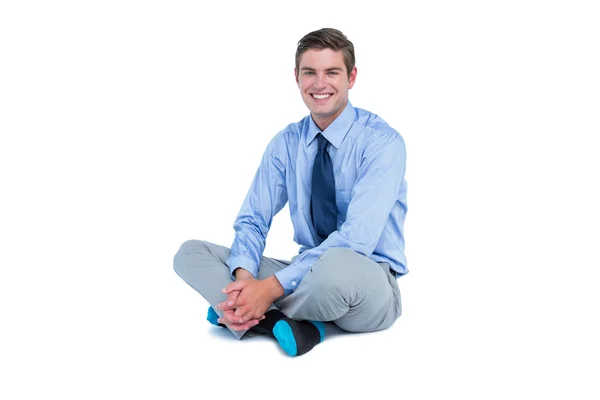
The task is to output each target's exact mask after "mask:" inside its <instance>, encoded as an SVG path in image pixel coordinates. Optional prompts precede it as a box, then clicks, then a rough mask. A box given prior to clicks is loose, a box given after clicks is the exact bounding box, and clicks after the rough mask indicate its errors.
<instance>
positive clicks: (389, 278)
mask: <svg viewBox="0 0 600 400" xmlns="http://www.w3.org/2000/svg"><path fill="white" fill-rule="evenodd" d="M230 252H231V250H230V249H228V248H227V247H223V246H219V245H216V244H213V243H209V242H205V241H200V240H190V241H187V242H185V243H183V245H181V248H180V249H179V251H178V252H177V254H176V255H175V258H174V260H173V266H174V269H175V272H177V274H178V275H179V276H180V277H181V278H182V279H183V280H184V281H186V282H187V283H188V284H189V285H190V286H191V287H192V288H194V289H195V290H196V291H197V292H198V293H200V294H201V295H202V297H204V298H205V299H206V301H208V302H209V303H210V305H211V306H212V307H213V308H214V309H215V311H216V312H217V314H219V316H223V312H222V311H219V310H217V309H216V308H215V306H216V305H217V304H219V303H221V302H223V301H225V300H226V299H227V295H225V294H223V293H222V292H221V289H222V288H224V287H225V286H227V285H228V284H229V283H231V282H232V281H231V278H230V276H229V267H228V266H227V264H226V261H227V259H228V258H229V254H230ZM290 263H291V262H290V261H284V260H277V259H274V258H269V257H264V256H263V257H262V258H261V262H260V266H259V270H258V277H257V278H258V279H265V278H268V277H269V276H271V275H273V274H274V273H275V272H277V271H279V270H281V269H283V268H285V267H286V266H288V265H289V264H290ZM272 308H277V309H279V310H281V312H283V313H284V314H285V315H286V316H287V317H289V318H294V319H302V320H312V321H327V322H333V323H335V324H336V325H337V326H339V327H340V328H342V329H343V330H346V331H349V332H373V331H378V330H382V329H387V328H389V327H390V326H392V324H393V323H394V321H395V320H396V319H397V318H398V317H400V314H401V313H402V305H401V303H400V289H399V288H398V282H397V281H396V278H395V277H394V276H393V275H392V274H391V273H390V269H389V264H388V263H376V262H375V261H373V260H371V259H369V258H368V257H365V256H363V255H360V254H358V253H356V252H354V251H352V250H350V249H344V248H331V249H329V250H327V251H326V252H324V253H323V254H322V255H321V256H320V257H319V259H318V260H317V261H316V262H315V264H314V265H313V266H312V268H311V269H310V271H309V272H308V273H307V274H306V275H305V276H304V279H303V280H302V282H301V283H300V285H299V286H298V288H297V289H296V290H295V291H294V292H293V293H291V294H290V295H288V296H283V297H281V298H279V299H277V300H276V301H275V303H274V305H273V306H272ZM231 332H232V333H233V334H234V336H235V337H236V338H238V339H240V338H241V337H242V336H243V335H244V333H245V332H236V331H231Z"/></svg>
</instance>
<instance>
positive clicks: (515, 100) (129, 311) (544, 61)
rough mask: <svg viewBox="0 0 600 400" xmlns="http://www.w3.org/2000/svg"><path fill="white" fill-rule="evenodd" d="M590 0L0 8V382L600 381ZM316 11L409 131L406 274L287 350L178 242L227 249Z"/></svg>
mask: <svg viewBox="0 0 600 400" xmlns="http://www.w3.org/2000/svg"><path fill="white" fill-rule="evenodd" d="M594 3H595V2H593V1H588V2H585V1H568V2H567V1H524V0H520V1H502V2H500V1H497V2H491V1H486V2H484V1H454V2H446V1H418V2H417V1H413V2H397V4H395V5H392V4H393V3H392V2H389V3H388V2H379V1H374V0H371V1H366V2H360V3H353V2H349V1H337V2H333V1H302V2H295V3H290V4H289V5H284V2H260V1H252V2H241V1H240V2H231V1H230V2H220V3H218V4H217V3H213V4H211V5H205V4H201V2H195V1H169V2H167V1H164V2H159V1H124V0H121V1H103V2H83V1H79V2H78V1H70V2H68V1H54V2H42V1H39V2H31V1H18V2H17V1H5V2H2V3H1V5H0V134H1V139H0V184H1V197H0V202H1V207H0V246H1V248H0V257H1V258H0V263H1V264H0V267H1V269H0V307H1V308H0V310H1V311H0V323H1V324H2V326H3V327H2V328H1V330H0V335H1V341H0V374H1V375H0V376H1V378H0V379H1V381H2V383H1V384H0V398H3V399H42V398H51V397H52V398H63V399H96V398H97V399H107V398H111V399H132V398H156V399H166V398H173V399H206V398H209V397H208V395H207V393H209V392H210V393H213V394H212V395H211V397H210V398H236V399H254V398H256V399H258V398H260V399H269V398H293V399H295V398H316V399H321V398H402V399H446V398H460V399H492V398H497V399H508V398H510V399H531V398H572V399H597V398H599V397H600V389H599V384H598V376H600V361H599V360H600V349H599V345H598V343H599V341H598V338H599V337H600V330H599V328H598V322H599V319H600V318H599V315H600V312H599V306H600V295H599V290H598V284H599V279H598V276H599V273H598V270H599V268H600V257H599V256H598V244H599V242H600V240H599V239H600V235H599V234H598V226H599V224H600V216H599V212H598V204H599V203H600V196H599V195H598V192H599V190H598V184H599V181H600V179H599V171H600V162H599V161H598V155H597V153H598V151H599V146H598V144H597V143H598V141H597V139H598V136H599V134H600V121H599V119H600V118H599V111H600V73H598V71H600V52H599V49H600V41H599V40H598V38H600V28H599V27H600V24H598V21H599V20H600V14H599V13H598V10H597V8H596V7H595V4H594ZM322 27H335V28H338V29H340V30H342V31H343V32H344V33H345V34H346V35H347V36H348V37H349V38H350V40H352V41H353V42H354V44H355V47H356V57H357V67H358V79H357V83H356V85H355V87H354V88H353V89H352V90H351V91H350V100H351V101H352V103H353V105H354V106H356V107H361V108H365V109H368V110H369V111H372V112H374V113H377V114H379V115H380V116H382V118H384V119H385V120H386V121H387V122H388V123H389V124H390V125H392V126H393V127H394V128H395V129H396V130H398V131H399V132H400V133H401V134H402V136H403V137H404V139H405V141H406V145H407V151H408V169H407V175H406V178H407V181H408V187H409V193H408V202H409V211H408V216H407V220H406V225H405V228H406V246H407V247H406V249H407V251H406V254H407V257H408V262H409V269H410V273H409V274H408V275H406V276H405V277H403V278H401V280H400V288H401V291H402V295H403V305H404V314H403V316H402V317H401V318H400V319H399V320H398V322H397V324H396V325H395V326H394V327H393V328H392V329H390V330H388V331H385V332H379V333H373V334H366V335H345V334H340V333H336V332H332V334H331V335H330V337H329V338H328V339H326V341H325V342H324V343H323V344H320V345H319V346H317V347H316V348H315V349H313V351H311V352H310V353H308V354H306V355H304V356H302V357H298V358H289V357H287V356H286V355H285V354H284V353H283V352H282V351H281V350H280V349H279V348H278V347H277V345H276V344H275V343H274V342H273V341H271V340H269V339H267V338H260V337H259V338H253V339H248V340H242V341H235V340H234V339H232V338H231V337H230V335H229V334H228V332H227V331H225V330H220V329H218V328H214V327H212V326H210V325H209V324H208V322H206V321H205V320H204V318H205V315H206V308H207V303H206V302H205V301H204V300H203V299H202V298H201V297H200V295H198V294H197V293H196V292H195V291H193V290H192V289H191V288H190V287H188V286H187V284H185V282H183V281H182V280H181V279H180V278H179V277H177V275H176V274H175V273H174V271H173V269H172V258H173V255H174V254H175V252H176V251H177V249H178V248H179V245H180V244H181V243H182V242H183V241H185V240H187V239H192V238H196V239H204V240H209V241H212V242H214V243H218V244H222V245H225V246H230V245H231V242H232V240H233V229H232V225H233V222H234V219H235V216H236V214H237V212H238V210H239V207H240V205H241V202H242V200H243V197H244V196H245V193H246V191H247V189H248V186H249V184H250V181H251V179H252V177H253V175H254V172H255V170H256V167H257V166H258V162H259V160H260V157H261V155H262V152H263V150H264V148H265V146H266V144H267V143H268V141H269V140H270V139H271V138H272V137H273V136H274V135H275V134H276V133H277V132H278V131H280V130H281V129H283V128H284V127H285V126H286V125H287V124H289V123H291V122H295V121H298V120H299V119H301V118H302V117H303V116H305V115H306V114H307V110H306V108H305V107H304V104H303V103H302V100H301V97H300V94H299V92H298V89H297V87H296V85H295V82H294V77H293V67H294V53H295V50H296V44H297V42H298V40H299V39H300V38H301V37H302V36H304V34H306V33H308V32H310V31H312V30H316V29H319V28H322ZM288 216H289V211H288V209H287V207H286V208H285V209H284V210H283V211H282V212H281V213H280V214H279V215H278V216H277V217H276V219H275V221H274V224H273V227H272V230H271V232H270V235H269V238H268V243H267V248H266V251H265V255H267V256H272V257H277V258H285V259H290V258H291V257H292V256H293V255H294V254H295V253H297V251H298V246H297V245H296V244H294V243H293V241H292V227H291V224H290V222H289V217H288Z"/></svg>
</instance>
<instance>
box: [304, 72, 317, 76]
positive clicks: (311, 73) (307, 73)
mask: <svg viewBox="0 0 600 400" xmlns="http://www.w3.org/2000/svg"><path fill="white" fill-rule="evenodd" d="M314 74H315V73H314V72H313V71H304V75H314Z"/></svg>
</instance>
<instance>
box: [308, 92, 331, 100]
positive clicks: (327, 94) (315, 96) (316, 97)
mask: <svg viewBox="0 0 600 400" xmlns="http://www.w3.org/2000/svg"><path fill="white" fill-rule="evenodd" d="M311 96H312V97H314V98H315V99H317V100H323V99H328V98H330V97H331V93H325V94H316V93H312V94H311Z"/></svg>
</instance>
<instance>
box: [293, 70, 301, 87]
mask: <svg viewBox="0 0 600 400" xmlns="http://www.w3.org/2000/svg"><path fill="white" fill-rule="evenodd" d="M294 78H296V84H297V85H298V87H300V82H299V81H298V70H297V69H296V68H294Z"/></svg>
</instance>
